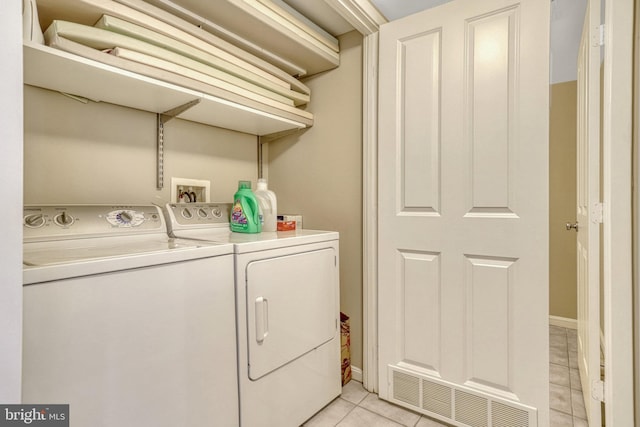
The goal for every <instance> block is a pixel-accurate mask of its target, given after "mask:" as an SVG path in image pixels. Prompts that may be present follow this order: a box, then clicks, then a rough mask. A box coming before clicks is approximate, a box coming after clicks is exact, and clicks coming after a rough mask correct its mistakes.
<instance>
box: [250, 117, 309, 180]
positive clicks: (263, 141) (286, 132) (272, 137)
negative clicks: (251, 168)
mask: <svg viewBox="0 0 640 427" xmlns="http://www.w3.org/2000/svg"><path fill="white" fill-rule="evenodd" d="M309 127H310V126H309ZM309 127H304V128H296V129H287V130H283V131H280V132H274V133H270V134H268V135H261V136H258V178H264V176H263V167H262V160H263V158H262V144H266V143H268V142H273V141H275V140H277V139H280V138H284V137H285V136H289V135H293V134H296V133H299V132H300V133H301V132H303V131H305V130H307V129H309Z"/></svg>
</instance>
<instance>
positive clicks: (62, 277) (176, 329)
mask: <svg viewBox="0 0 640 427" xmlns="http://www.w3.org/2000/svg"><path fill="white" fill-rule="evenodd" d="M23 228H24V251H23V252H24V288H23V289H24V326H23V331H24V344H23V346H24V348H23V385H22V386H23V402H26V403H33V404H37V403H44V404H49V403H56V404H69V405H70V425H72V426H76V427H95V426H107V427H109V426H113V427H122V426H128V427H140V426H154V427H156V426H165V427H176V426H222V425H224V426H237V425H238V424H239V407H238V388H237V373H236V366H237V358H236V333H235V297H234V279H233V276H234V269H233V255H232V252H233V246H232V245H231V244H214V243H210V242H196V241H194V240H181V239H175V238H170V237H169V236H168V235H167V230H166V224H165V221H164V216H163V213H162V211H161V210H160V209H159V208H158V207H156V206H104V205H99V206H98V205H83V206H78V205H74V206H27V207H25V209H24V227H23Z"/></svg>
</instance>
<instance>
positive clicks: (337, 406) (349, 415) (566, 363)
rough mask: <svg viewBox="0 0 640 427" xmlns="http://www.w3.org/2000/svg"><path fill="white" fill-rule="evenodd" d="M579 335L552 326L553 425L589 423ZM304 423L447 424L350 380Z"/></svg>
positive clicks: (318, 426) (357, 426)
mask: <svg viewBox="0 0 640 427" xmlns="http://www.w3.org/2000/svg"><path fill="white" fill-rule="evenodd" d="M577 350H578V347H577V335H576V331H575V330H572V329H566V328H560V327H556V326H550V328H549V361H550V365H549V394H550V396H549V406H550V427H588V424H587V421H586V413H585V409H584V401H583V399H582V388H581V387H580V378H579V374H578V369H577V368H578V364H577V359H578V354H577ZM304 426H305V427H393V426H407V427H442V426H444V427H447V426H449V424H445V423H442V422H439V421H435V420H433V419H431V418H429V417H427V416H424V415H420V414H418V413H416V412H413V411H410V410H408V409H405V408H402V407H400V406H396V405H393V404H391V403H388V402H385V401H383V400H380V399H378V396H376V395H375V394H373V393H369V392H368V391H366V390H365V389H364V388H363V387H362V384H360V383H359V382H356V381H350V382H349V383H348V384H347V385H345V386H344V387H343V388H342V394H341V395H340V397H338V398H337V399H335V400H334V401H333V402H331V403H330V404H329V405H327V406H326V407H325V408H324V409H323V410H321V411H320V412H318V413H317V414H316V415H315V416H314V417H313V418H311V419H310V420H309V421H307V422H306V423H305V424H304Z"/></svg>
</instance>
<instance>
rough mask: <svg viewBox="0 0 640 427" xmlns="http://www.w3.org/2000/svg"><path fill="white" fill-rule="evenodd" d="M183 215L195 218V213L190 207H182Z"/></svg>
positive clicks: (187, 217)
mask: <svg viewBox="0 0 640 427" xmlns="http://www.w3.org/2000/svg"><path fill="white" fill-rule="evenodd" d="M182 216H183V217H184V218H186V219H191V218H193V214H192V213H191V211H190V210H189V209H188V208H184V209H182Z"/></svg>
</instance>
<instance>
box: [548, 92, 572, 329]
mask: <svg viewBox="0 0 640 427" xmlns="http://www.w3.org/2000/svg"><path fill="white" fill-rule="evenodd" d="M549 125H550V127H549V257H550V259H549V313H550V314H551V315H552V316H560V317H566V318H569V319H576V318H577V308H576V307H577V290H576V289H577V288H576V234H577V233H576V232H575V231H567V230H565V223H567V222H572V223H573V222H575V220H576V82H575V81H571V82H565V83H558V84H554V85H552V86H551V111H550V123H549Z"/></svg>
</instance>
